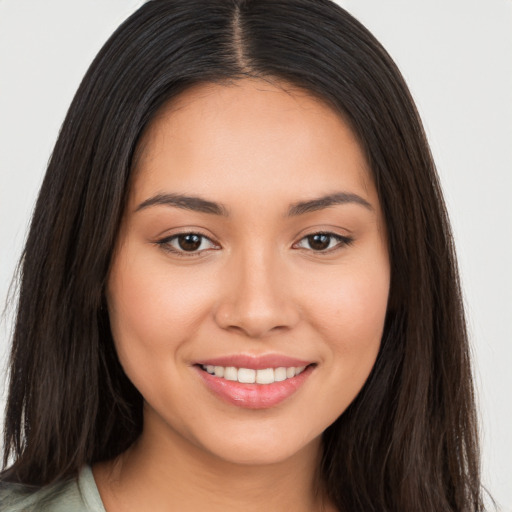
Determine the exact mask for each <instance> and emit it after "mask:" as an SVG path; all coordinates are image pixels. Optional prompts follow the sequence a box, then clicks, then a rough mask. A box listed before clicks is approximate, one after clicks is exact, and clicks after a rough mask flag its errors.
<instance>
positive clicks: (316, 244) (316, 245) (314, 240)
mask: <svg viewBox="0 0 512 512" xmlns="http://www.w3.org/2000/svg"><path fill="white" fill-rule="evenodd" d="M330 240H331V237H330V235H323V234H322V233H316V234H315V235H310V236H308V244H309V246H310V247H311V249H314V250H315V251H323V250H325V249H327V248H328V247H329V243H330Z"/></svg>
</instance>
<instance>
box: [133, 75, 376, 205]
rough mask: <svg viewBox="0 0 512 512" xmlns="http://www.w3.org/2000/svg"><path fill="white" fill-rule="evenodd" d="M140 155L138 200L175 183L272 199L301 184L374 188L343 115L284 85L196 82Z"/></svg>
mask: <svg viewBox="0 0 512 512" xmlns="http://www.w3.org/2000/svg"><path fill="white" fill-rule="evenodd" d="M139 152H140V156H139V159H138V162H137V166H136V171H135V176H134V180H133V188H132V197H133V196H137V199H142V196H144V195H147V194H150V193H156V192H164V191H166V190H162V189H169V188H170V189H176V188H177V189H179V190H178V191H179V192H188V193H190V192H194V193H199V194H206V195H208V194H210V193H212V192H213V193H216V194H220V195H227V194H229V193H230V192H233V193H236V192H238V193H239V194H245V195H246V197H253V196H255V195H258V194H260V195H261V196H262V197H264V196H265V194H268V193H271V192H272V191H278V190H280V191H284V190H286V191H287V192H289V193H290V194H291V195H293V193H294V192H293V191H294V189H296V193H299V194H302V195H303V194H304V191H305V189H307V188H308V187H312V186H314V188H315V193H316V192H318V193H327V192H330V189H332V188H333V187H334V188H336V187H337V188H346V187H349V188H352V189H354V188H355V189H358V190H359V191H362V190H363V191H368V190H369V188H370V189H371V187H372V183H371V181H372V180H371V178H370V172H369V169H368V166H367V163H366V160H365V158H364V155H363V152H362V150H361V147H360V144H359V143H358V141H357V139H356V137H355V135H354V133H353V131H352V130H351V129H350V127H349V125H348V124H347V123H346V122H345V121H344V119H343V118H342V116H341V115H340V114H339V113H338V112H335V111H334V110H333V109H331V108H330V107H328V106H327V105H326V104H325V103H324V102H322V101H321V100H319V99H317V98H315V97H313V96H312V95H311V94H309V93H308V92H307V91H304V90H302V89H298V88H296V87H291V86H288V85H285V84H283V83H269V82H266V81H263V80H252V79H244V80H239V81H237V82H234V83H232V84H230V85H219V84H200V85H196V86H194V87H192V88H190V89H188V90H187V91H185V92H184V93H182V94H181V95H179V96H178V97H176V98H174V99H173V100H172V101H171V102H170V103H169V104H167V105H166V106H165V107H164V108H162V110H161V111H160V112H159V113H158V114H157V116H155V118H154V119H153V121H152V123H151V125H150V126H149V128H148V130H147V131H146V133H145V134H144V136H143V138H142V141H141V143H140V151H139ZM312 192H313V191H312ZM218 199H221V198H218Z"/></svg>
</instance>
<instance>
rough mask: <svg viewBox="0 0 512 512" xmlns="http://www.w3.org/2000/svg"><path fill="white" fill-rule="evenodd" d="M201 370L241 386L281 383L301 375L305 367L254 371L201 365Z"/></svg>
mask: <svg viewBox="0 0 512 512" xmlns="http://www.w3.org/2000/svg"><path fill="white" fill-rule="evenodd" d="M202 368H203V370H205V371H207V372H208V373H209V374H211V375H215V377H221V378H224V379H226V380H232V381H238V382H241V383H243V384H254V383H257V384H273V383H274V382H282V381H283V380H286V379H291V378H293V377H295V376H296V375H299V374H301V373H302V372H303V371H304V370H305V369H306V367H305V366H297V367H293V366H292V367H289V368H285V367H279V368H264V369H262V370H254V369H252V368H235V367H234V366H226V367H224V366H213V365H210V364H209V365H203V366H202Z"/></svg>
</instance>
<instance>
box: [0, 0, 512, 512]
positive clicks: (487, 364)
mask: <svg viewBox="0 0 512 512" xmlns="http://www.w3.org/2000/svg"><path fill="white" fill-rule="evenodd" d="M142 3H143V2H141V1H140V0H139V1H136V0H45V1H41V0H0V304H1V306H0V307H3V305H4V303H5V298H6V296H7V291H8V287H9V283H10V281H11V277H12V274H13V272H14V268H15V265H16V261H17V259H18V257H19V255H20V252H21V248H22V245H23V241H24V238H25V235H26V228H27V225H28V222H29V218H30V214H31V210H32V208H33V204H34V201H35V198H36V195H37V191H38V188H39V185H40V183H41V180H42V176H43V173H44V171H45V166H46V163H47V161H48V158H49V155H50V152H51V149H52V146H53V144H54V142H55V139H56V136H57V133H58V130H59V127H60V125H61V123H62V121H63V119H64V115H65V113H66V110H67V108H68V105H69V103H70V101H71V99H72V97H73V95H74V92H75V90H76V88H77V86H78V84H79V82H80V80H81V78H82V76H83V74H84V73H85V71H86V69H87V67H88V65H89V64H90V62H91V61H92V59H93V58H94V56H95V54H96V53H97V51H98V50H99V49H100V47H101V45H102V44H103V43H104V42H105V40H106V39H107V37H108V36H109V35H110V34H111V33H112V32H113V31H114V29H115V28H116V27H117V26H118V25H119V24H120V22H121V21H123V20H124V19H125V18H126V17H127V16H128V15H129V14H130V13H131V12H133V10H135V8H136V7H138V6H139V5H141V4H142ZM339 3H340V4H341V5H342V6H344V7H345V8H346V9H347V10H348V11H350V12H351V13H352V14H353V15H355V16H356V17H357V18H358V19H359V20H360V21H362V22H363V24H365V25H366V26H367V27H368V28H369V29H370V30H371V31H372V32H373V33H374V34H375V35H376V36H377V38H378V39H379V40H380V41H381V42H382V43H383V45H384V46H385V47H386V48H387V50H388V51H389V53H390V54H391V55H392V56H393V58H394V59H395V60H396V62H397V63H398V65H399V67H400V69H401V70H402V73H403V74H404V76H405V78H406V80H407V82H408V84H409V86H410V88H411V91H412V93H413V96H414V98H415V99H416V101H417V104H418V107H419V110H420V113H421V114H422V117H423V121H424V123H425V127H426V130H427V134H428V137H429V140H430V143H431V146H432V150H433V153H434V157H435V159H436V162H437V165H438V169H439V173H440V176H441V180H442V183H443V186H444V191H445V196H446V201H447V203H448V208H449V212H450V215H451V220H452V224H453V228H454V233H455V239H456V245H457V248H458V255H459V263H460V268H461V275H462V283H463V288H464V296H465V301H466V307H467V313H468V318H469V326H470V332H471V340H472V347H473V356H474V365H475V374H476V385H477V392H478V399H479V409H480V418H481V430H482V444H483V467H484V479H485V483H486V485H487V487H488V489H489V491H490V492H491V494H492V495H493V496H494V498H495V499H496V500H497V502H498V503H499V504H500V510H504V511H508V512H510V511H512V398H511V395H512V208H511V206H510V203H511V196H512V1H511V0H485V1H476V0H430V1H429V2H426V1H424V0H386V1H384V0H339ZM11 316H12V315H11ZM11 316H10V315H9V313H7V314H6V315H5V316H4V320H3V321H2V323H1V327H0V373H1V374H2V376H1V378H0V390H1V391H2V394H4V393H5V391H4V390H5V380H4V377H3V374H4V373H5V364H6V352H7V347H8V343H9V332H10V329H11ZM2 354H3V355H2ZM3 399H5V396H3V397H2V400H3ZM0 406H1V407H2V408H3V401H0ZM1 418H2V413H0V419H1Z"/></svg>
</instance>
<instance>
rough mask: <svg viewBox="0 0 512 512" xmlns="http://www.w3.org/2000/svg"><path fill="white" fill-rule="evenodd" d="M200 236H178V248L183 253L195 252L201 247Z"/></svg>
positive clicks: (190, 234) (189, 234) (192, 234)
mask: <svg viewBox="0 0 512 512" xmlns="http://www.w3.org/2000/svg"><path fill="white" fill-rule="evenodd" d="M202 238H203V237H202V236H200V235H196V234H194V233H187V234H186V235H179V236H178V237H177V240H178V245H179V248H180V249H182V250H184V251H197V249H199V247H201V241H202Z"/></svg>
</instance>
